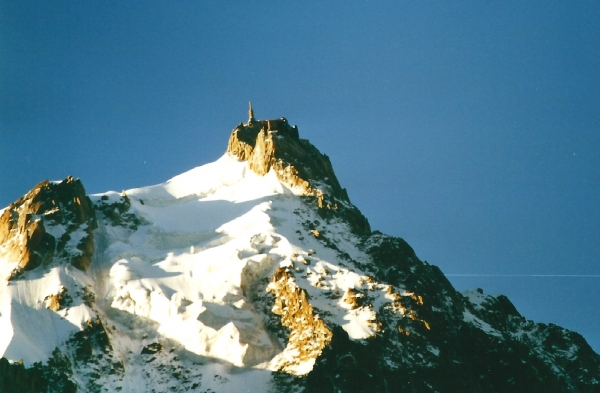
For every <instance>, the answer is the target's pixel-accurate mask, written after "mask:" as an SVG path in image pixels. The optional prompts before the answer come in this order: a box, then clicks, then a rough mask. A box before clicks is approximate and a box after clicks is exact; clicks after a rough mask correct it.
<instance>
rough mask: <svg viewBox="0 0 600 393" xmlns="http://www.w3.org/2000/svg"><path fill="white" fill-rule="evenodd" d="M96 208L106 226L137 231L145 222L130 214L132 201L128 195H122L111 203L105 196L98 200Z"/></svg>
mask: <svg viewBox="0 0 600 393" xmlns="http://www.w3.org/2000/svg"><path fill="white" fill-rule="evenodd" d="M94 207H95V208H96V210H97V211H98V212H99V213H100V217H101V219H102V220H104V222H105V223H106V224H109V225H112V226H113V227H114V226H121V227H123V228H128V229H132V230H136V229H137V228H138V227H139V226H140V225H142V224H143V223H144V222H143V220H142V219H140V218H139V217H138V216H136V215H135V214H133V213H131V212H130V209H131V200H130V199H129V197H128V196H127V195H126V194H122V195H121V197H120V198H119V199H118V200H116V201H114V200H113V201H111V200H110V199H109V198H108V196H106V195H104V196H102V197H101V198H100V200H98V201H97V202H96V203H95V204H94Z"/></svg>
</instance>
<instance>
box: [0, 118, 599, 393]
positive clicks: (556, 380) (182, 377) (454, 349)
mask: <svg viewBox="0 0 600 393" xmlns="http://www.w3.org/2000/svg"><path fill="white" fill-rule="evenodd" d="M0 275H1V276H2V277H5V278H6V285H5V286H2V287H0V356H2V358H1V359H0V391H2V392H75V391H80V392H101V391H107V392H113V391H121V392H171V391H177V392H179V391H193V392H302V391H304V392H404V391H406V392H600V356H598V355H597V354H596V353H594V352H593V350H592V349H591V348H590V347H589V346H588V344H587V343H586V342H585V340H584V339H583V337H581V336H580V335H579V334H577V333H575V332H572V331H568V330H566V329H563V328H560V327H558V326H555V325H552V324H551V325H545V324H538V323H534V322H532V321H528V320H527V319H525V318H524V317H523V316H521V315H520V314H519V312H518V311H517V310H516V309H515V307H514V306H513V305H512V303H511V302H510V301H509V300H508V299H507V298H506V297H504V296H501V295H500V296H490V295H485V294H484V293H483V291H482V290H480V289H478V290H474V291H469V292H466V293H458V292H457V291H455V290H454V288H453V287H452V285H451V284H450V282H449V281H448V280H447V279H446V278H445V276H444V275H443V273H442V272H441V271H440V270H439V269H438V268H437V267H436V266H434V265H430V264H428V263H426V262H422V261H420V260H419V258H418V257H417V256H416V254H415V252H414V251H413V250H412V248H411V247H410V246H409V245H408V244H407V243H406V242H404V241H403V240H402V239H400V238H395V237H392V236H387V235H384V234H382V233H380V232H377V231H371V229H370V227H369V223H368V221H367V219H366V218H365V217H364V216H363V215H362V214H361V213H360V211H359V210H358V209H357V208H356V207H355V206H354V205H353V204H352V203H351V202H350V199H349V198H348V195H347V193H346V191H345V190H344V189H343V188H342V187H341V185H340V184H339V182H338V180H337V178H336V176H335V174H334V171H333V168H332V166H331V163H330V161H329V159H328V158H327V156H325V155H323V154H321V153H320V152H319V151H318V150H317V149H316V148H315V147H314V146H313V145H312V144H310V143H309V142H308V141H307V140H304V139H300V138H299V135H298V129H297V128H296V127H295V126H294V127H292V126H290V125H289V124H288V122H287V120H285V119H278V120H271V121H258V120H255V119H254V118H253V116H252V115H251V117H250V120H249V121H248V123H245V124H240V125H239V126H237V127H236V128H235V129H234V130H233V132H232V135H231V137H230V140H229V145H228V148H227V152H226V153H225V154H224V155H223V156H222V157H221V158H220V159H218V160H217V161H215V162H213V163H209V164H206V165H203V166H200V167H197V168H194V169H192V170H190V171H188V172H186V173H183V174H181V175H179V176H176V177H174V178H173V179H171V180H169V181H167V182H166V183H163V184H158V185H155V186H149V187H142V188H136V189H131V190H126V191H123V192H121V193H118V192H107V193H104V194H97V195H89V196H88V195H86V193H85V190H84V187H83V185H82V183H81V181H80V180H75V179H73V178H72V177H69V178H67V179H66V180H64V181H62V182H48V181H45V182H42V183H40V184H38V185H37V186H35V187H34V188H33V189H32V190H31V191H30V192H29V193H28V194H26V195H25V196H23V197H22V198H20V199H19V200H17V201H15V202H14V203H13V204H11V205H10V206H8V207H6V208H5V209H3V210H2V211H0Z"/></svg>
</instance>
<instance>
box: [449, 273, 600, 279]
mask: <svg viewBox="0 0 600 393" xmlns="http://www.w3.org/2000/svg"><path fill="white" fill-rule="evenodd" d="M446 276H448V277H592V278H600V274H455V273H449V274H446Z"/></svg>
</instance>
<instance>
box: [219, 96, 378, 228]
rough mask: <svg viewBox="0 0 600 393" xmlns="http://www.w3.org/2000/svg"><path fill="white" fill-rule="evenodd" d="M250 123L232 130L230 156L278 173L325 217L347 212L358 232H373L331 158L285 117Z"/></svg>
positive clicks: (254, 168) (256, 169)
mask: <svg viewBox="0 0 600 393" xmlns="http://www.w3.org/2000/svg"><path fill="white" fill-rule="evenodd" d="M250 108H252V107H250ZM250 111H251V115H253V114H254V113H253V112H252V109H250ZM250 120H251V121H249V122H248V123H247V124H243V123H240V124H239V125H238V126H237V127H236V128H235V129H234V130H233V131H232V133H231V137H230V138H229V143H228V146H227V152H228V153H230V154H232V155H234V156H236V157H238V158H239V159H240V160H243V161H248V163H249V166H250V169H251V170H252V171H254V172H256V173H257V174H259V175H261V176H264V175H266V174H267V173H268V172H269V171H270V170H274V171H275V173H276V174H277V177H278V178H279V180H280V181H281V182H283V183H284V184H286V185H288V186H289V187H291V188H296V189H298V188H299V189H301V190H302V193H303V194H304V195H305V196H310V197H315V198H316V202H317V204H318V206H319V208H320V210H322V211H323V213H324V214H327V213H326V212H325V210H327V211H329V212H335V211H337V212H338V213H343V215H344V216H345V218H346V220H347V221H348V222H349V223H350V225H351V226H352V228H353V230H354V231H355V232H356V233H358V234H368V233H370V227H369V223H368V221H367V219H366V218H365V217H364V216H363V215H362V214H361V213H360V211H359V210H358V209H357V208H356V207H355V206H354V205H352V204H351V203H350V199H349V198H348V193H347V192H346V190H345V189H344V188H342V186H341V185H340V183H339V181H338V179H337V177H336V175H335V173H334V171H333V167H332V165H331V161H330V160H329V157H327V155H325V154H322V153H321V152H320V151H319V150H318V149H317V148H316V147H315V146H313V145H312V144H311V143H310V142H309V141H308V140H307V139H301V138H300V136H299V133H298V127H297V126H291V125H290V124H289V123H288V120H287V119H286V118H285V117H281V118H279V119H274V120H256V119H254V118H253V117H252V118H251V119H250Z"/></svg>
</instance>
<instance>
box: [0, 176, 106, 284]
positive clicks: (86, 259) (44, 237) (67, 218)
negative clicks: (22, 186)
mask: <svg viewBox="0 0 600 393" xmlns="http://www.w3.org/2000/svg"><path fill="white" fill-rule="evenodd" d="M96 227H97V223H96V214H95V210H94V208H93V207H92V203H91V201H90V198H88V196H87V195H86V193H85V189H84V187H83V184H82V183H81V181H80V180H79V179H77V180H75V179H73V177H71V176H69V177H68V178H66V179H65V180H63V181H62V182H59V183H52V182H49V181H43V182H41V183H39V184H38V185H36V186H35V187H34V188H33V189H32V190H31V191H29V192H28V193H27V194H26V195H25V196H23V197H21V198H19V199H18V200H17V201H15V202H14V203H12V204H11V205H10V206H8V208H7V209H5V210H4V211H3V213H2V215H1V216H0V244H1V246H0V253H1V254H3V255H4V257H5V258H7V259H9V260H11V261H16V262H18V269H17V270H16V271H15V272H14V274H13V278H14V277H15V276H17V275H18V274H20V272H21V271H22V270H32V269H35V268H36V267H38V266H40V265H41V264H43V265H45V266H47V265H49V264H50V263H52V262H53V261H56V260H60V259H64V260H65V261H67V262H68V263H70V264H72V265H73V266H75V267H76V268H78V269H80V270H86V269H87V268H88V267H89V265H90V263H91V261H92V259H91V258H92V255H93V253H94V234H93V230H94V229H96Z"/></svg>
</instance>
